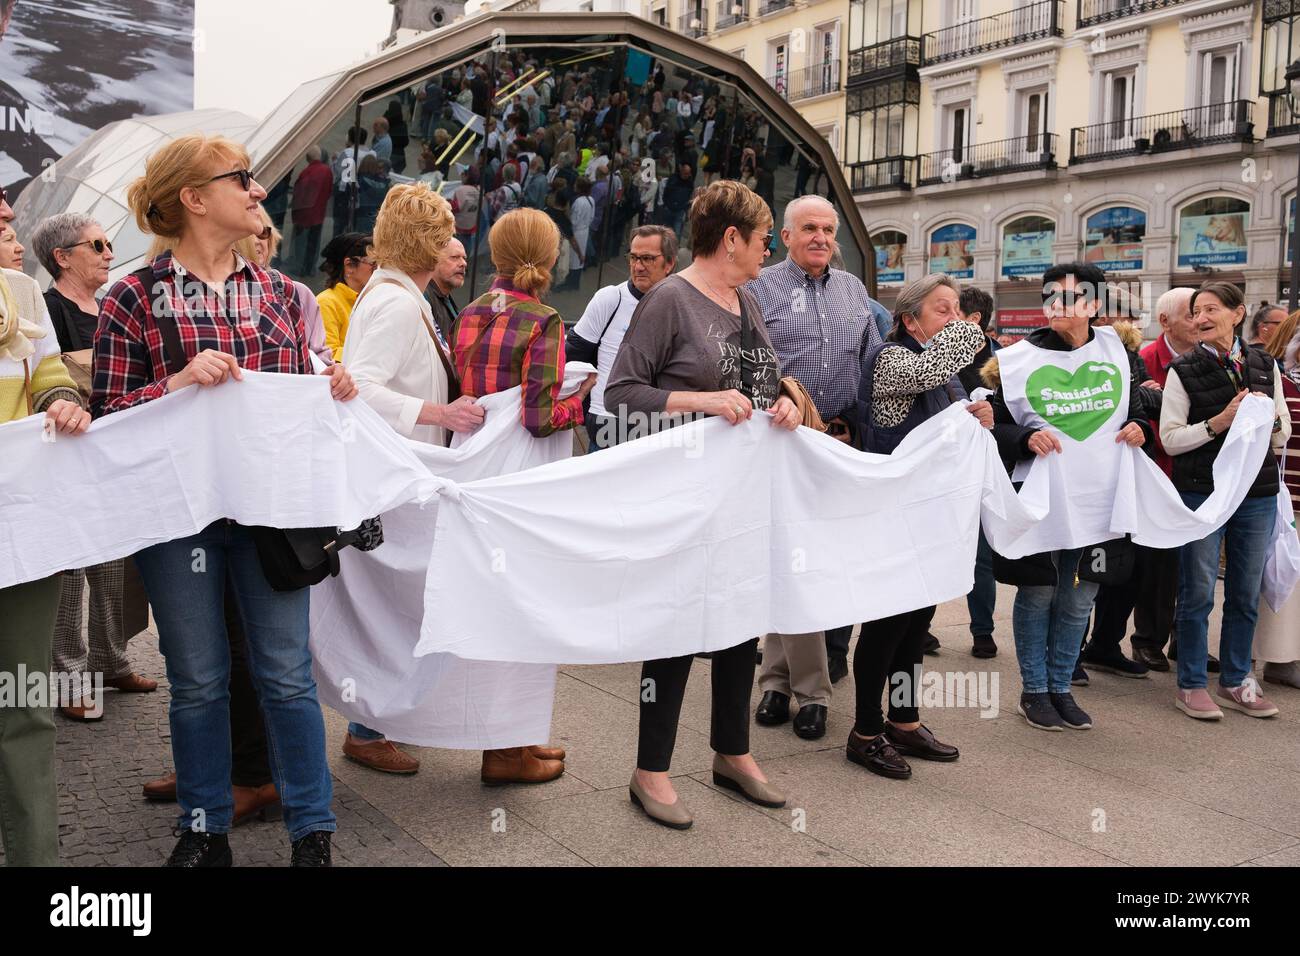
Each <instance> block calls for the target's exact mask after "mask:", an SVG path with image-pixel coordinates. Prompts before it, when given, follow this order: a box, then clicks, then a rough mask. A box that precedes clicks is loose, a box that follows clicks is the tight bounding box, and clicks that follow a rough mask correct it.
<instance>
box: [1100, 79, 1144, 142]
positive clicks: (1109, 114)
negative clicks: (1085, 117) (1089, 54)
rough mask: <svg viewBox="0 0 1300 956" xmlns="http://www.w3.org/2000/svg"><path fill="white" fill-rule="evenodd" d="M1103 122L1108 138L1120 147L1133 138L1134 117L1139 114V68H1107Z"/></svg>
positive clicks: (1103, 88)
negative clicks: (1137, 105)
mask: <svg viewBox="0 0 1300 956" xmlns="http://www.w3.org/2000/svg"><path fill="white" fill-rule="evenodd" d="M1101 95H1102V109H1103V116H1102V122H1103V123H1104V124H1105V132H1106V139H1107V140H1108V141H1109V142H1110V143H1112V144H1113V146H1114V147H1119V146H1120V145H1122V144H1129V143H1131V142H1132V139H1133V117H1134V116H1135V115H1137V107H1136V102H1137V68H1136V67H1127V68H1124V69H1118V70H1107V71H1106V72H1105V74H1104V75H1103V77H1102V84H1101Z"/></svg>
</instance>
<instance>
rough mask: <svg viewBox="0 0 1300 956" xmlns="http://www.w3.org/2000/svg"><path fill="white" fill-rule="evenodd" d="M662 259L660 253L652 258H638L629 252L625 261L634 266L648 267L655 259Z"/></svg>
mask: <svg viewBox="0 0 1300 956" xmlns="http://www.w3.org/2000/svg"><path fill="white" fill-rule="evenodd" d="M662 258H663V253H660V252H656V253H655V254H654V255H652V256H638V255H635V254H634V253H631V252H629V253H628V254H627V261H628V262H630V263H631V264H632V265H634V266H648V265H650V263H652V262H654V261H655V260H656V259H662Z"/></svg>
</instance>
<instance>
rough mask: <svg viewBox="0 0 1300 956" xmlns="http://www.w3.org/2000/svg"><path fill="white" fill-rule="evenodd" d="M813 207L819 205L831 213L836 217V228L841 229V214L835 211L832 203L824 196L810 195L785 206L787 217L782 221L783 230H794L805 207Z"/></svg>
mask: <svg viewBox="0 0 1300 956" xmlns="http://www.w3.org/2000/svg"><path fill="white" fill-rule="evenodd" d="M811 205H817V206H819V207H821V208H822V209H824V210H825V211H826V212H829V213H830V214H831V215H832V216H834V217H835V228H836V229H838V228H839V227H840V214H839V213H838V212H836V211H835V206H834V205H833V204H832V203H831V201H830V200H829V199H826V198H825V197H824V196H815V195H812V194H809V195H807V196H800V197H799V198H798V199H791V200H790V201H789V202H788V203H786V204H785V215H784V216H783V217H782V219H781V228H782V229H793V228H794V224H795V220H796V219H797V218H798V216H799V211H800V210H801V209H803V208H804V207H805V206H811Z"/></svg>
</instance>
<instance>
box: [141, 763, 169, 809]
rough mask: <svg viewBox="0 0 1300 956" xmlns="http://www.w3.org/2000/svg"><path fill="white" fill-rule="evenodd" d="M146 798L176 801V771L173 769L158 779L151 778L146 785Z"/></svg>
mask: <svg viewBox="0 0 1300 956" xmlns="http://www.w3.org/2000/svg"><path fill="white" fill-rule="evenodd" d="M144 798H145V799H146V800H161V801H174V800H175V799H176V771H174V770H173V771H172V772H171V773H169V774H167V775H166V776H165V777H159V778H158V779H157V780H150V781H149V782H148V783H146V784H145V785H144Z"/></svg>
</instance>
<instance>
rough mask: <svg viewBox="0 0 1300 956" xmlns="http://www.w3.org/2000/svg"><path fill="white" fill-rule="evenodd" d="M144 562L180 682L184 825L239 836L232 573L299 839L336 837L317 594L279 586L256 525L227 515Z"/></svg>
mask: <svg viewBox="0 0 1300 956" xmlns="http://www.w3.org/2000/svg"><path fill="white" fill-rule="evenodd" d="M135 560H136V564H137V565H138V566H139V568H140V576H141V577H142V578H143V579H144V586H145V591H146V592H147V593H148V595H149V603H150V604H152V605H153V612H154V620H155V621H156V622H157V624H158V645H159V648H160V649H161V650H162V653H163V657H164V658H165V660H166V664H167V680H168V681H169V682H170V684H171V707H170V721H171V733H172V757H173V759H174V760H175V761H176V797H177V800H178V802H179V803H180V807H181V814H180V817H179V820H178V825H179V826H180V827H182V828H193V829H197V830H205V831H207V832H208V833H228V832H229V831H230V827H231V821H232V817H233V815H234V809H235V805H234V798H233V796H232V794H231V790H230V686H229V685H230V645H229V643H228V641H227V639H226V620H225V615H224V613H223V603H224V599H223V594H224V591H225V581H226V576H227V574H229V576H230V580H231V584H232V585H233V587H234V591H235V597H236V600H237V602H238V604H239V612H240V616H241V618H242V619H243V622H244V630H245V633H246V640H247V642H248V663H249V670H250V672H251V675H252V678H253V686H254V687H255V688H256V689H257V696H258V698H259V700H260V701H261V704H262V711H263V714H264V715H265V720H266V739H267V749H268V751H269V754H270V758H271V773H272V775H273V776H274V778H275V785H276V789H277V790H279V792H280V803H281V805H282V807H283V808H284V823H285V826H286V828H287V829H288V830H289V837H290V839H292V840H297V839H300V838H301V837H304V836H306V835H307V834H309V833H311V832H313V831H315V830H329V831H333V830H334V829H335V821H334V814H333V812H332V811H331V810H330V802H331V800H332V799H333V783H332V781H331V780H330V771H329V765H328V764H327V763H326V762H325V721H324V718H323V717H322V716H321V709H320V704H319V703H318V702H317V700H316V682H315V680H314V679H313V678H312V673H311V654H310V653H309V651H308V650H307V611H308V606H309V604H308V602H309V600H310V596H311V591H310V589H308V588H300V589H298V590H297V591H275V590H272V588H271V585H270V584H268V583H267V580H266V575H264V574H263V573H262V566H261V564H260V563H259V562H258V559H257V549H256V547H255V546H254V544H253V539H252V536H251V534H250V532H249V530H248V529H247V528H244V527H241V526H239V525H237V524H231V523H229V522H226V521H224V520H221V521H215V522H213V523H212V524H210V525H208V527H206V528H204V529H203V530H202V531H200V532H199V533H198V534H196V535H191V536H190V537H188V538H180V539H178V540H176V541H168V542H166V543H165V544H157V545H154V546H153V547H151V548H146V549H144V550H143V551H141V552H139V553H138V554H137V555H136V556H135Z"/></svg>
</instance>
